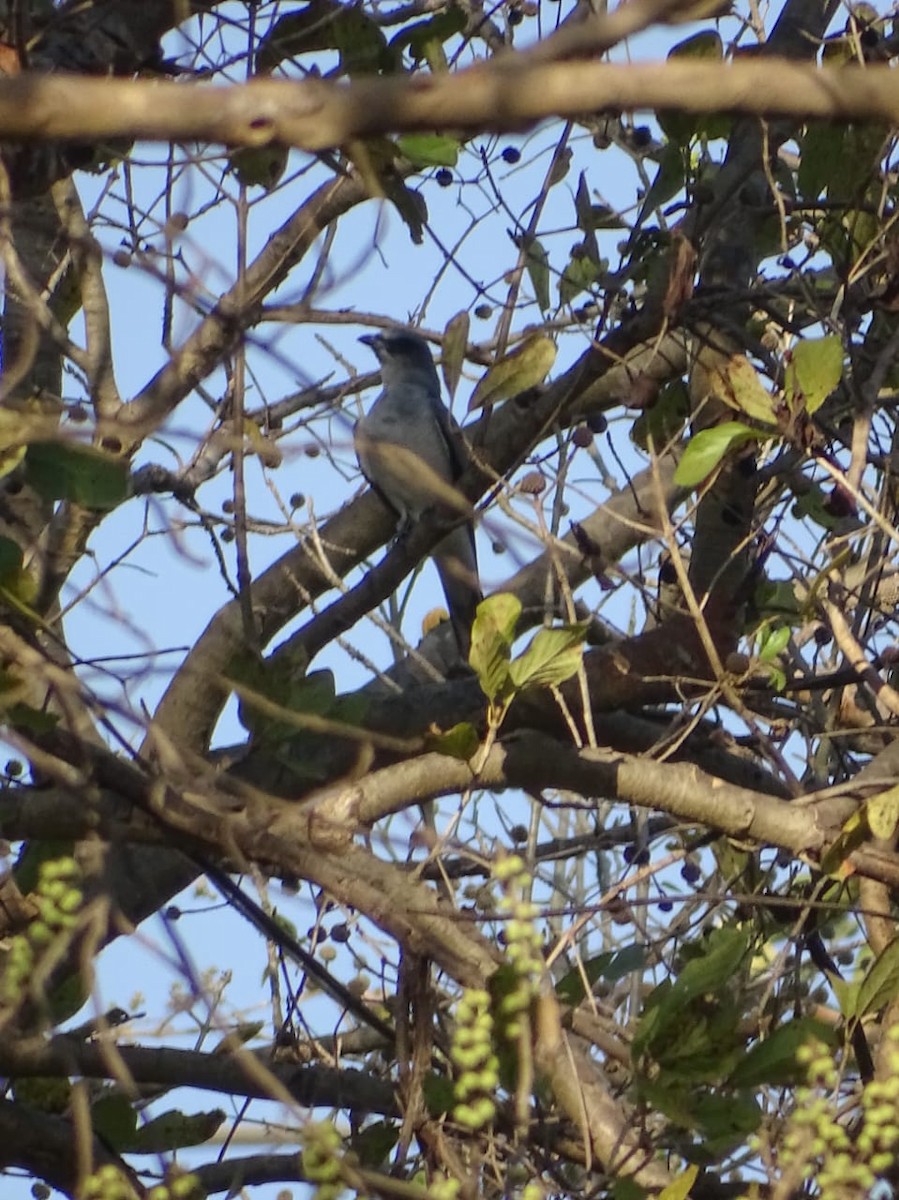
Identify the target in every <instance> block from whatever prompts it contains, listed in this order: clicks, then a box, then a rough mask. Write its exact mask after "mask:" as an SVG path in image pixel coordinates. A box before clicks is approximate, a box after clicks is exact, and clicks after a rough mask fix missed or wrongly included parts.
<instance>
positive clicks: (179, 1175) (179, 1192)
mask: <svg viewBox="0 0 899 1200" xmlns="http://www.w3.org/2000/svg"><path fill="white" fill-rule="evenodd" d="M147 1200H203V1192H202V1191H201V1190H200V1180H199V1179H198V1177H197V1176H196V1175H193V1174H191V1173H190V1172H189V1171H184V1172H180V1171H177V1169H175V1170H173V1172H172V1177H171V1178H170V1179H169V1180H168V1181H167V1182H166V1183H157V1184H156V1186H155V1187H151V1188H150V1190H149V1191H148V1192H147Z"/></svg>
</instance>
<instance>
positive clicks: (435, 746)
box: [426, 721, 481, 762]
mask: <svg viewBox="0 0 899 1200" xmlns="http://www.w3.org/2000/svg"><path fill="white" fill-rule="evenodd" d="M426 740H427V743H428V747H429V749H431V750H434V751H436V753H437V754H445V755H446V756H447V757H448V758H458V759H460V760H461V761H462V762H468V760H469V759H470V758H471V757H472V756H473V755H474V752H475V751H476V750H477V748H478V746H479V745H480V744H481V743H480V739H479V738H478V733H477V730H476V729H475V727H474V725H472V724H471V722H470V721H460V722H459V724H458V725H454V726H453V727H452V729H448V730H447V731H446V732H445V733H438V734H434V735H431V736H429V737H428V738H427V739H426Z"/></svg>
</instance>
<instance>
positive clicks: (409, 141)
mask: <svg viewBox="0 0 899 1200" xmlns="http://www.w3.org/2000/svg"><path fill="white" fill-rule="evenodd" d="M396 144H397V147H398V149H399V151H400V153H401V154H402V155H403V156H404V157H405V158H408V160H409V162H410V163H411V164H412V166H413V167H415V168H416V169H419V168H421V167H454V166H455V165H456V162H457V161H458V158H459V147H460V145H461V143H460V142H459V139H458V138H454V137H450V136H449V135H448V134H443V133H407V134H403V136H402V137H398V138H397V139H396Z"/></svg>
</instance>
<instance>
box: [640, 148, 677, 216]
mask: <svg viewBox="0 0 899 1200" xmlns="http://www.w3.org/2000/svg"><path fill="white" fill-rule="evenodd" d="M686 157H687V156H686V155H685V153H684V151H683V150H682V149H681V147H680V146H679V145H678V144H677V143H676V142H672V143H671V144H670V145H668V146H666V147H665V149H664V150H663V151H662V156H661V158H660V159H659V169H658V171H656V176H655V179H653V181H652V183H651V184H650V187H649V191H648V192H647V193H646V196H645V198H644V200H643V204H642V205H641V208H640V218H639V219H638V221H637V223H636V224H637V228H640V227H641V225H642V220H643V217H644V216H645V214H646V213H648V212H652V210H653V209H654V208H660V207H661V205H663V204H667V203H668V201H669V200H670V199H671V198H672V197H673V196H676V195H677V193H678V192H679V191H680V190H681V188H682V187H683V186H684V181H685V179H686V161H685V160H686Z"/></svg>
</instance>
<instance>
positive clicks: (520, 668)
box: [509, 622, 589, 691]
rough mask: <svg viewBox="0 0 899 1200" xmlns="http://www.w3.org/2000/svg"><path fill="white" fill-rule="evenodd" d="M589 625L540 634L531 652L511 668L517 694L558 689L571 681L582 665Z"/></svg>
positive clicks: (567, 626)
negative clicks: (549, 688) (539, 689)
mask: <svg viewBox="0 0 899 1200" xmlns="http://www.w3.org/2000/svg"><path fill="white" fill-rule="evenodd" d="M588 624H589V622H585V623H583V624H578V625H560V626H557V627H556V628H554V629H541V630H539V631H538V632H537V634H535V636H534V639H533V641H532V642H531V644H530V645H529V646H528V648H527V650H525V652H524V653H523V654H522V655H521V656H520V657H519V658H516V659H515V661H514V662H513V663H512V664H511V665H510V667H509V677H510V679H511V681H512V683H513V684H514V686H515V688H516V690H519V691H523V690H524V689H525V688H531V687H554V686H557V685H558V684H560V683H564V682H565V680H566V679H570V678H571V676H572V675H574V674H575V672H576V671H577V669H578V667H579V666H580V665H581V659H582V658H583V653H584V641H585V640H586V637H587V628H588Z"/></svg>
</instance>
